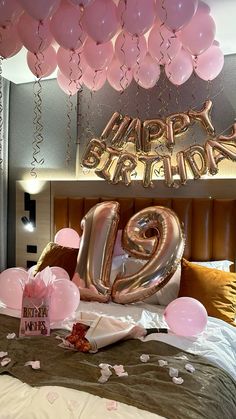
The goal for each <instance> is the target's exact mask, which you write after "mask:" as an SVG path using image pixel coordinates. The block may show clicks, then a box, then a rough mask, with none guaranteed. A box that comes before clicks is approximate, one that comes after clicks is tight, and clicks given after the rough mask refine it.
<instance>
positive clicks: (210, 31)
mask: <svg viewBox="0 0 236 419" xmlns="http://www.w3.org/2000/svg"><path fill="white" fill-rule="evenodd" d="M215 33H216V25H215V22H214V20H213V18H212V17H211V16H210V15H209V14H208V13H202V11H201V10H200V11H198V10H197V12H196V14H195V15H194V17H193V18H192V19H191V20H190V22H189V24H188V25H187V26H185V28H184V29H183V30H182V31H181V32H180V34H179V39H180V40H181V42H182V44H183V46H184V48H186V49H188V50H189V52H190V53H191V54H192V55H199V54H202V53H203V52H204V51H206V50H207V49H208V48H209V47H210V46H211V45H212V43H213V41H214V38H215Z"/></svg>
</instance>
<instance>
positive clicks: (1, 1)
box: [0, 0, 23, 27]
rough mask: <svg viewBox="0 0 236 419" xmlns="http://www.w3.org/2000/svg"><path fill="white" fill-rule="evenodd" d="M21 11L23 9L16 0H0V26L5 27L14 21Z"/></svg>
mask: <svg viewBox="0 0 236 419" xmlns="http://www.w3.org/2000/svg"><path fill="white" fill-rule="evenodd" d="M22 13H23V9H22V7H21V6H20V4H19V3H18V1H16V0H0V26H1V27H5V26H9V25H11V24H12V23H14V22H15V21H16V20H17V19H18V18H19V16H20V15H21V14H22Z"/></svg>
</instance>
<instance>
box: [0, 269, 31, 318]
mask: <svg viewBox="0 0 236 419" xmlns="http://www.w3.org/2000/svg"><path fill="white" fill-rule="evenodd" d="M27 278H28V272H27V271H26V270H25V269H23V268H9V269H6V270H5V271H3V272H2V273H1V274H0V301H2V302H3V303H4V304H6V306H7V308H12V309H14V310H19V309H21V305H22V296H23V288H24V284H25V282H26V281H27Z"/></svg>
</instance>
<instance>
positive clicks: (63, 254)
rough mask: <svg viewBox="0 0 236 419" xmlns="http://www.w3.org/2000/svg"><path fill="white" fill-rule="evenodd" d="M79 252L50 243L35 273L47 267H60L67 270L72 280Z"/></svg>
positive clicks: (40, 258) (43, 252)
mask: <svg viewBox="0 0 236 419" xmlns="http://www.w3.org/2000/svg"><path fill="white" fill-rule="evenodd" d="M78 251H79V249H73V248H71V247H65V246H60V245H59V244H57V243H53V242H50V243H48V244H47V246H46V247H45V248H44V250H43V251H42V253H41V256H40V257H39V260H38V263H37V265H36V268H35V273H37V272H40V271H42V270H43V269H44V268H46V267H47V266H59V267H60V268H63V269H65V271H66V272H67V273H68V274H69V276H70V279H72V277H73V275H74V273H75V268H76V264H77V255H78Z"/></svg>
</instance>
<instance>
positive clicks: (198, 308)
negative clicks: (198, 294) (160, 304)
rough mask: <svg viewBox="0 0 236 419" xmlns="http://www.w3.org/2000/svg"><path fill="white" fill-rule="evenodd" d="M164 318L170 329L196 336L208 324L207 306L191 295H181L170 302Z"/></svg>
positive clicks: (185, 334)
mask: <svg viewBox="0 0 236 419" xmlns="http://www.w3.org/2000/svg"><path fill="white" fill-rule="evenodd" d="M164 318H165V321H166V323H167V324H168V326H169V328H170V330H171V331H172V332H174V333H175V334H176V335H180V336H196V335H198V334H199V333H201V332H203V330H204V329H205V327H206V325H207V311H206V309H205V307H204V306H203V305H202V303H200V302H199V301H198V300H195V299H194V298H190V297H180V298H177V299H176V300H174V301H172V302H171V303H170V304H168V306H167V307H166V309H165V311H164Z"/></svg>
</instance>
